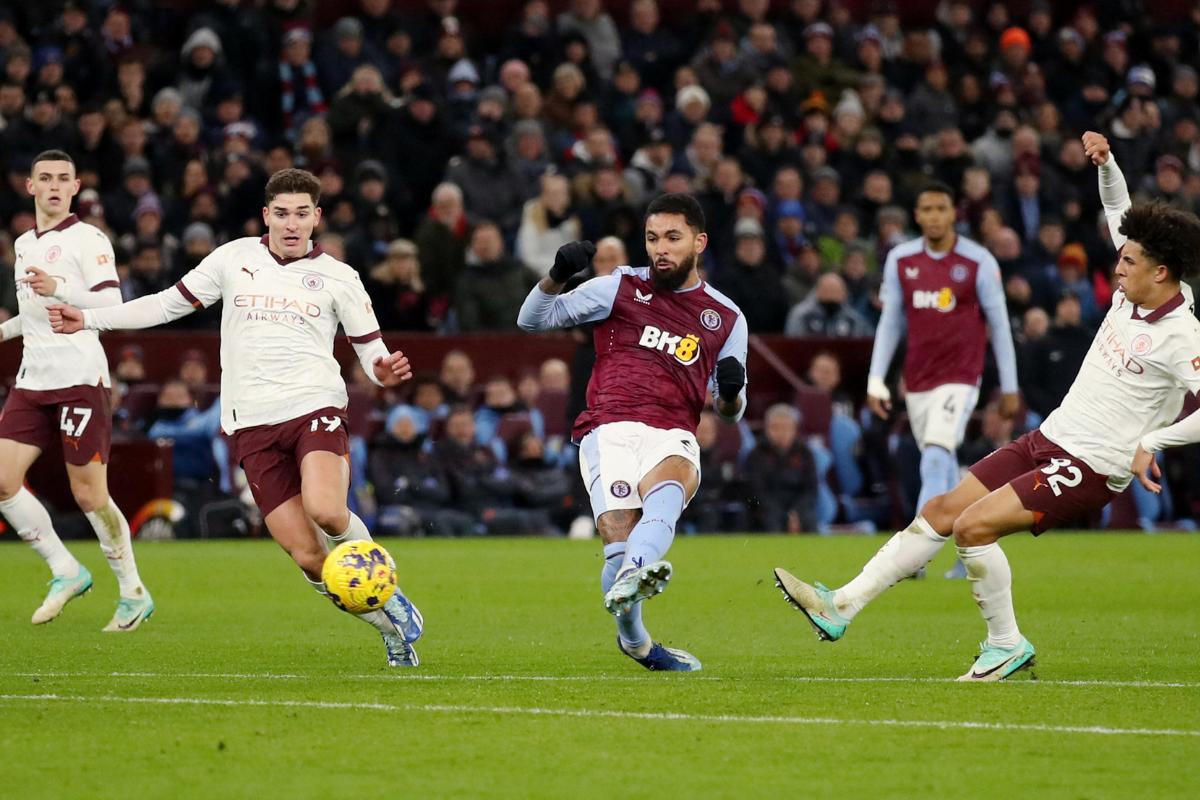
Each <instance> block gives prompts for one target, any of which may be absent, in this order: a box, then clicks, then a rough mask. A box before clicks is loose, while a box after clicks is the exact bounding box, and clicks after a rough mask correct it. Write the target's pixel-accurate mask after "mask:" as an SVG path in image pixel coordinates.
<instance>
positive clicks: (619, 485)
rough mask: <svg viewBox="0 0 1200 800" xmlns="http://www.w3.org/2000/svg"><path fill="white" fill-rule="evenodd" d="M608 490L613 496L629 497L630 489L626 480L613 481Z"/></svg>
mask: <svg viewBox="0 0 1200 800" xmlns="http://www.w3.org/2000/svg"><path fill="white" fill-rule="evenodd" d="M608 490H609V491H610V492H612V496H613V497H629V492H630V491H632V490H631V489H630V488H629V483H628V482H626V481H613V482H612V486H609V487H608Z"/></svg>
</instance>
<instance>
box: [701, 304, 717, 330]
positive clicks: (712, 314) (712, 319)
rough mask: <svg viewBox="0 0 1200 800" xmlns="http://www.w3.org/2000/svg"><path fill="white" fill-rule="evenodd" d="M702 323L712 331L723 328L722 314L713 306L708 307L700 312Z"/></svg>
mask: <svg viewBox="0 0 1200 800" xmlns="http://www.w3.org/2000/svg"><path fill="white" fill-rule="evenodd" d="M700 324H701V325H703V326H704V327H706V328H708V329H709V330H710V331H715V330H719V329H720V328H721V315H720V314H718V313H717V312H716V311H713V310H712V309H711V308H706V309H704V310H703V311H701V312H700Z"/></svg>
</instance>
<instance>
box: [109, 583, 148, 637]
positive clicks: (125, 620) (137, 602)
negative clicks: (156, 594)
mask: <svg viewBox="0 0 1200 800" xmlns="http://www.w3.org/2000/svg"><path fill="white" fill-rule="evenodd" d="M153 614H154V598H153V597H151V596H150V593H149V592H147V591H146V590H145V589H143V590H142V596H141V597H122V598H121V599H120V600H118V601H117V612H116V613H115V614H113V618H112V619H111V620H109V621H108V624H107V625H105V626H104V627H103V628H102V630H103V632H104V633H129V632H130V631H135V630H137V629H138V627H139V626H140V625H141V624H142V623H143V622H145V621H146V620H148V619H150V617H151V616H152V615H153Z"/></svg>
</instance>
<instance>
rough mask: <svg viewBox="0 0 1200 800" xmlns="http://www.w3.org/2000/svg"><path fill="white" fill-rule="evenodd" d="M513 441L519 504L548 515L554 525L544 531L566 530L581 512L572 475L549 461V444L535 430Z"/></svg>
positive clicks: (514, 479)
mask: <svg viewBox="0 0 1200 800" xmlns="http://www.w3.org/2000/svg"><path fill="white" fill-rule="evenodd" d="M514 444H515V446H514V448H513V451H512V456H511V458H510V459H509V460H510V469H511V471H512V477H513V483H514V484H515V486H516V493H515V500H516V504H517V506H518V507H519V508H523V509H529V510H531V511H536V512H540V513H541V514H543V515H544V516H545V518H546V520H547V521H548V522H549V523H550V524H551V525H552V526H553V529H549V528H543V529H542V532H545V533H562V532H564V530H565V529H566V528H567V527H568V526H569V525H570V524H571V519H572V518H574V517H575V515H576V514H577V513H578V512H577V511H576V509H575V507H574V503H573V501H572V494H571V489H572V485H571V481H572V479H571V477H570V476H568V474H567V472H566V471H564V470H563V469H561V468H560V467H558V466H557V465H556V464H553V463H550V462H549V461H547V457H546V446H545V444H544V442H543V441H542V438H541V437H540V436H538V434H536V433H534V432H533V431H528V432H527V433H524V434H522V435H521V436H520V438H519V439H517V441H516V442H515V443H514ZM533 532H537V531H536V530H535V531H533Z"/></svg>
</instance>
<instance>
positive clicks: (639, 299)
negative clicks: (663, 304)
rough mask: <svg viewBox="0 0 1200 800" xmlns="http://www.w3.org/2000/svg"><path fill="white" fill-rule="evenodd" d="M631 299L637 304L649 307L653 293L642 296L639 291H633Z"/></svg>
mask: <svg viewBox="0 0 1200 800" xmlns="http://www.w3.org/2000/svg"><path fill="white" fill-rule="evenodd" d="M633 299H634V300H636V301H637V302H639V303H641V304H642V305H644V306H648V305H650V301H651V300H653V299H654V294H653V293H650V294H642V290H641V289H634V290H633Z"/></svg>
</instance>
